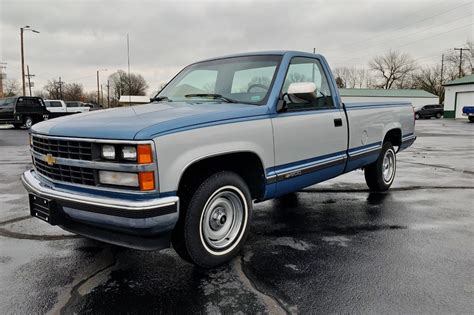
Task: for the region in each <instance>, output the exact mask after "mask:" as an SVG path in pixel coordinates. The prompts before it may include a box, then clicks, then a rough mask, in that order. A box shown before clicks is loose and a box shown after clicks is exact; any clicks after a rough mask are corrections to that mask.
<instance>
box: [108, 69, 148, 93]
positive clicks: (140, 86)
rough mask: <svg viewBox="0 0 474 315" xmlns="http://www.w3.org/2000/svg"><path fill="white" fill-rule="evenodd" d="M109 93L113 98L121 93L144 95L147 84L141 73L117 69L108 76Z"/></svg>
mask: <svg viewBox="0 0 474 315" xmlns="http://www.w3.org/2000/svg"><path fill="white" fill-rule="evenodd" d="M109 80H110V82H111V83H110V87H111V90H112V91H111V94H112V95H113V96H114V98H115V99H117V100H118V99H119V98H120V96H121V95H146V90H147V89H148V84H147V83H146V81H145V79H144V78H143V76H142V75H140V74H136V73H131V74H130V77H129V76H128V73H126V72H125V71H123V70H118V71H117V72H114V73H112V74H111V75H110V76H109Z"/></svg>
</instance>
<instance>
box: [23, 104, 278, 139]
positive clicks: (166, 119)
mask: <svg viewBox="0 0 474 315" xmlns="http://www.w3.org/2000/svg"><path fill="white" fill-rule="evenodd" d="M268 113H269V108H268V107H267V106H255V105H248V104H236V103H187V102H186V103H185V102H160V103H150V104H145V105H137V106H132V107H120V108H113V109H105V110H100V111H93V112H89V113H84V114H73V115H69V116H64V117H60V118H55V119H51V120H47V121H44V122H41V123H38V124H36V125H34V126H33V127H32V128H31V131H32V132H33V133H39V134H44V135H51V136H61V137H77V138H96V139H117V140H144V139H152V138H154V137H156V136H158V135H160V134H164V133H169V132H176V131H179V130H183V129H187V128H196V127H199V126H201V125H205V124H213V123H221V122H222V123H225V122H228V121H232V120H235V119H243V118H250V117H258V116H264V115H267V114H268Z"/></svg>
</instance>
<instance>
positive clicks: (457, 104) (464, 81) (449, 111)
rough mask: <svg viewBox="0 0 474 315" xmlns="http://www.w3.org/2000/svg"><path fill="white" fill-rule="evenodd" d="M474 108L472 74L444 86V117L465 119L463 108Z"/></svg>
mask: <svg viewBox="0 0 474 315" xmlns="http://www.w3.org/2000/svg"><path fill="white" fill-rule="evenodd" d="M467 105H470V106H474V74H471V75H467V76H465V77H462V78H459V79H456V80H453V81H449V82H447V83H445V84H444V117H445V118H467V117H466V116H463V115H462V108H463V107H464V106H467Z"/></svg>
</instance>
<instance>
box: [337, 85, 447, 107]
mask: <svg viewBox="0 0 474 315" xmlns="http://www.w3.org/2000/svg"><path fill="white" fill-rule="evenodd" d="M339 94H340V95H341V98H342V101H343V102H347V103H352V102H410V103H411V104H412V105H413V106H414V107H415V108H416V109H419V108H421V107H422V106H424V105H433V104H439V98H438V96H437V95H434V94H431V93H429V92H426V91H423V90H415V89H399V90H383V89H339Z"/></svg>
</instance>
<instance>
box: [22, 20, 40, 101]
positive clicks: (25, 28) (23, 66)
mask: <svg viewBox="0 0 474 315" xmlns="http://www.w3.org/2000/svg"><path fill="white" fill-rule="evenodd" d="M24 31H32V32H33V33H37V34H38V33H39V31H37V30H34V29H32V28H31V27H30V26H29V25H25V26H23V27H20V44H21V45H20V46H21V82H22V85H23V96H25V95H26V88H25V53H24V50H23V32H24Z"/></svg>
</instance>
